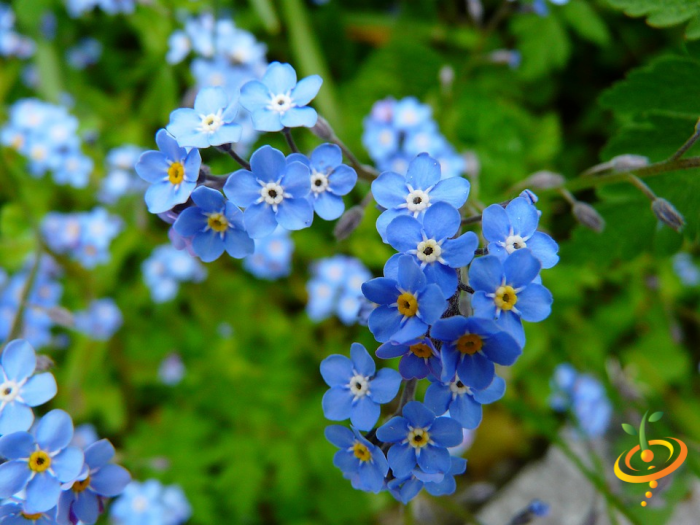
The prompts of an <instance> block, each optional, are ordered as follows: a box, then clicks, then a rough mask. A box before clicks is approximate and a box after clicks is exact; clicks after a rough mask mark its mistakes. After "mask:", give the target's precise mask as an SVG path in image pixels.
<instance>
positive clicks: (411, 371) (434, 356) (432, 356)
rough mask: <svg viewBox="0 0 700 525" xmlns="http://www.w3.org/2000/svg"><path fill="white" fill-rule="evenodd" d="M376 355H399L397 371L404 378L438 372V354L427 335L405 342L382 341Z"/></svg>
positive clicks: (384, 357)
mask: <svg viewBox="0 0 700 525" xmlns="http://www.w3.org/2000/svg"><path fill="white" fill-rule="evenodd" d="M376 354H377V357H378V358H380V359H391V358H394V357H401V361H399V372H400V373H401V376H402V377H403V378H404V379H412V378H417V379H423V378H424V377H427V376H428V374H434V375H435V374H439V371H440V370H442V367H441V366H440V354H439V352H438V351H437V350H436V349H435V346H434V345H433V342H432V341H431V340H430V338H428V337H419V338H417V339H413V340H412V341H408V342H406V343H402V344H400V343H384V344H383V345H382V346H380V347H379V348H377V352H376Z"/></svg>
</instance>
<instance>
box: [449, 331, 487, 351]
mask: <svg viewBox="0 0 700 525" xmlns="http://www.w3.org/2000/svg"><path fill="white" fill-rule="evenodd" d="M455 346H456V347H457V350H459V351H460V352H462V353H463V354H467V355H473V354H476V353H477V352H478V351H479V350H481V347H482V346H484V340H483V339H482V338H481V336H480V335H476V334H464V335H463V336H462V337H460V338H459V339H457V344H456V345H455Z"/></svg>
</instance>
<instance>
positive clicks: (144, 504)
mask: <svg viewBox="0 0 700 525" xmlns="http://www.w3.org/2000/svg"><path fill="white" fill-rule="evenodd" d="M131 508H132V509H133V510H134V512H138V513H141V512H145V511H146V509H147V508H148V499H147V498H146V497H145V496H136V497H135V498H134V499H133V500H131Z"/></svg>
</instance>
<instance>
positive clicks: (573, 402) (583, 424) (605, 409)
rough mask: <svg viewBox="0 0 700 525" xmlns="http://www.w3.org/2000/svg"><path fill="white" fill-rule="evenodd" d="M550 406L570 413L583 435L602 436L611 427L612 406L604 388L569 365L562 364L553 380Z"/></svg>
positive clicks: (589, 376) (595, 380) (592, 378)
mask: <svg viewBox="0 0 700 525" xmlns="http://www.w3.org/2000/svg"><path fill="white" fill-rule="evenodd" d="M550 384H551V387H552V395H551V397H550V398H549V405H550V406H551V407H552V408H553V409H554V410H556V411H557V412H565V411H567V410H571V412H572V414H573V415H574V417H575V424H576V426H577V427H578V430H580V431H581V432H582V433H583V435H584V436H586V437H589V438H596V437H600V436H602V435H603V434H605V432H606V431H607V429H608V427H609V426H610V419H611V417H612V404H611V403H610V400H609V399H608V396H607V394H606V393H605V387H604V386H603V385H602V384H601V383H600V381H598V380H597V379H596V378H594V377H593V376H591V375H588V374H580V373H578V372H577V371H576V369H575V368H574V367H573V366H571V365H570V364H568V363H564V364H561V365H559V366H558V367H557V368H556V370H555V371H554V375H553V376H552V379H551V381H550Z"/></svg>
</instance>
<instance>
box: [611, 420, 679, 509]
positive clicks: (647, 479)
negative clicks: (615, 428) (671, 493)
mask: <svg viewBox="0 0 700 525" xmlns="http://www.w3.org/2000/svg"><path fill="white" fill-rule="evenodd" d="M648 415H649V411H647V412H646V413H645V414H644V417H643V418H642V422H641V424H640V425H639V445H637V446H636V447H634V448H633V449H632V450H630V451H629V452H627V451H625V452H623V453H622V454H620V457H618V458H617V461H615V475H616V476H617V477H618V478H620V479H621V480H622V481H626V482H627V483H649V487H650V488H652V489H655V488H656V487H658V486H659V483H658V482H657V480H659V479H661V478H663V477H666V476H668V475H669V474H671V473H672V472H674V471H676V470H677V469H678V468H679V467H680V466H681V465H682V464H683V462H684V461H685V458H686V457H688V447H687V446H686V444H685V443H683V442H682V441H681V440H680V439H676V438H674V437H669V438H668V439H652V440H650V441H647V437H646V422H647V421H649V423H655V422H656V421H658V420H659V419H661V417H662V416H663V415H664V414H663V412H654V413H653V414H652V415H650V416H649V418H648V419H647V416H648ZM622 429H623V430H624V431H625V432H627V433H628V434H629V435H630V436H636V435H637V429H635V428H634V427H633V426H632V425H629V424H627V423H623V424H622ZM671 440H672V441H671ZM637 452H639V456H638V457H635V455H636V454H637ZM623 456H624V465H623V462H622V461H621V460H622V458H623ZM640 460H641V462H640ZM649 463H651V464H650V465H645V464H649ZM623 466H624V467H627V468H626V469H624V470H623ZM635 467H638V468H635ZM644 467H646V468H644ZM644 495H645V496H646V498H647V499H649V498H651V496H652V493H651V491H647V492H646V494H644ZM646 506H647V502H646V501H642V507H646Z"/></svg>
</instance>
